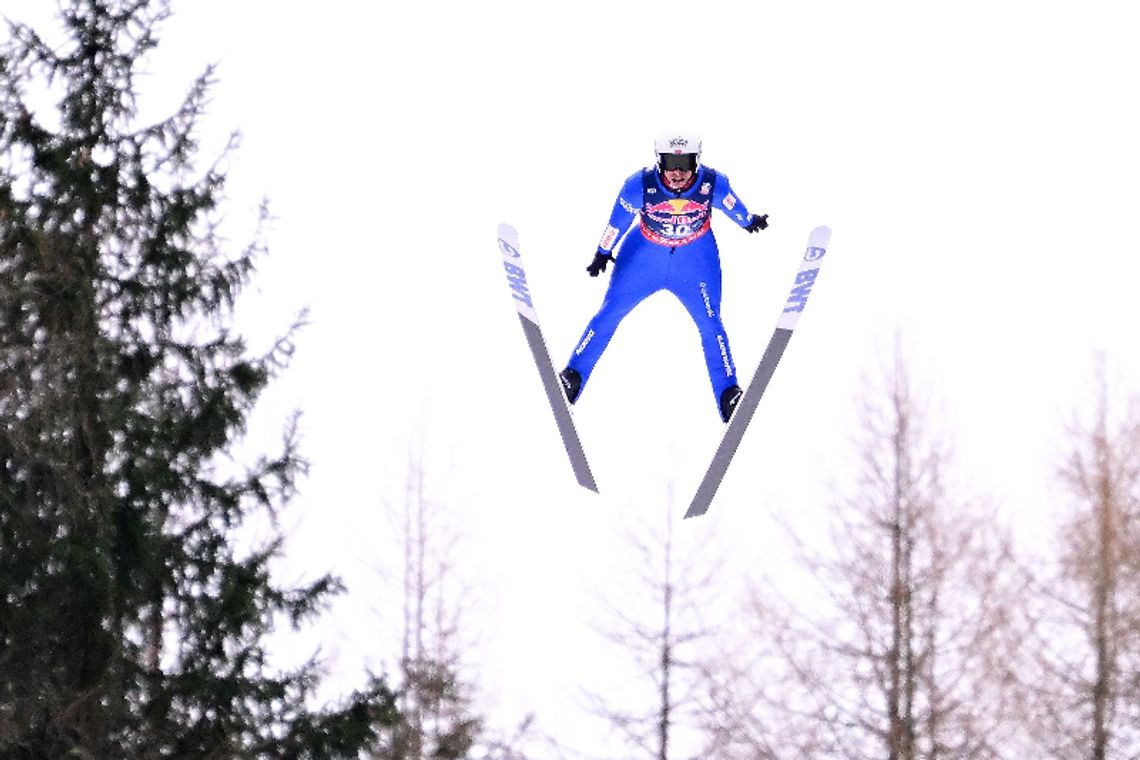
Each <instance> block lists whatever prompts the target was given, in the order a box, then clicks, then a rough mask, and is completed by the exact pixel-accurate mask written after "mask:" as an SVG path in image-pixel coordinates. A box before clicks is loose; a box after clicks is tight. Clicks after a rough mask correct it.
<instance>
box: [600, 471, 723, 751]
mask: <svg viewBox="0 0 1140 760" xmlns="http://www.w3.org/2000/svg"><path fill="white" fill-rule="evenodd" d="M674 506H675V505H674V503H673V497H672V486H670V487H669V491H668V496H667V498H666V499H665V502H664V511H665V514H664V519H663V520H660V521H655V522H654V523H653V524H650V525H641V526H637V527H633V526H629V525H627V527H626V532H625V535H626V539H627V541H628V543H629V546H630V548H631V549H632V551H631V552H630V554H629V557H630V558H631V564H632V567H631V568H630V572H629V573H628V574H626V575H623V576H622V577H623V578H626V579H631V580H629V581H628V582H626V583H624V584H621V583H619V584H617V585H618V587H619V590H618V591H617V592H616V593H615V592H610V593H609V594H608V595H607V596H606V597H605V598H604V599H603V604H604V606H605V608H606V611H607V612H606V618H605V620H604V622H602V623H601V624H599V625H598V626H597V627H598V630H599V632H600V633H601V634H602V636H603V637H604V638H605V639H606V640H607V641H608V642H609V643H610V644H611V645H613V646H614V647H615V648H616V650H617V651H620V652H622V653H624V654H626V655H628V657H629V658H630V659H631V661H632V662H633V663H634V665H635V667H636V671H637V674H638V678H639V679H640V684H641V685H642V686H643V687H648V688H642V689H640V690H634V689H631V692H633V691H639V692H640V693H641V694H644V695H645V696H646V697H647V699H646V701H644V702H642V703H641V704H639V705H637V706H636V707H633V708H629V707H626V706H625V705H624V704H619V703H621V702H623V698H628V697H630V694H623V695H622V696H621V697H617V696H615V695H612V694H610V695H606V696H602V695H599V694H596V693H592V694H590V695H589V702H590V709H591V711H592V712H594V713H595V714H596V715H598V716H600V717H602V718H603V719H604V720H606V721H607V722H608V723H609V724H610V725H611V726H613V727H614V728H615V729H617V730H618V732H619V733H620V735H621V736H622V738H623V740H624V741H625V743H626V744H627V745H628V747H629V749H630V750H631V751H632V752H633V754H622V755H621V757H623V758H626V757H645V758H654V759H655V760H669V758H676V757H681V756H683V753H691V754H690V755H689V756H701V757H703V756H705V755H704V753H699V754H698V749H699V747H700V746H701V744H703V740H702V739H701V737H700V736H699V727H700V721H699V719H698V715H699V701H698V697H699V694H700V691H701V689H700V676H701V674H702V673H703V672H704V668H703V651H702V649H701V644H702V643H703V642H707V641H709V640H710V638H711V636H712V634H713V633H714V628H713V627H712V626H711V625H710V624H709V623H707V622H706V617H707V616H708V612H709V610H710V609H712V604H711V600H712V582H713V577H714V574H715V573H716V570H717V567H718V563H717V562H716V561H715V560H710V556H711V554H712V553H711V552H710V551H709V547H708V546H707V542H706V539H707V537H708V534H707V531H706V532H705V533H702V534H701V536H702V537H701V538H700V539H694V535H692V534H690V535H688V536H686V538H687V539H689V540H691V541H693V543H692V544H691V546H693V547H694V548H693V550H691V551H685V550H684V549H682V548H681V545H682V544H683V541H682V540H681V538H680V537H679V536H678V533H677V530H676V527H675V520H676V518H675V516H674V515H675V513H676V512H677V510H676V509H675V508H674ZM697 549H701V551H697ZM637 599H649V600H650V602H649V603H648V604H639V603H637V602H635V601H633V600H637ZM633 698H634V699H636V697H633ZM682 734H684V736H683V737H682ZM690 745H691V746H690Z"/></svg>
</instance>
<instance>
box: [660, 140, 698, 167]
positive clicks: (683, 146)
mask: <svg viewBox="0 0 1140 760" xmlns="http://www.w3.org/2000/svg"><path fill="white" fill-rule="evenodd" d="M654 151H655V152H656V153H657V169H658V171H665V170H666V169H667V168H674V169H688V170H689V171H694V172H695V171H696V170H697V167H699V166H700V165H701V138H700V137H698V136H697V135H695V134H693V133H692V132H662V133H661V134H660V135H659V136H658V137H657V140H656V142H655V143H654ZM666 156H678V157H679V158H676V159H675V158H666ZM667 163H668V164H669V166H666V164H667Z"/></svg>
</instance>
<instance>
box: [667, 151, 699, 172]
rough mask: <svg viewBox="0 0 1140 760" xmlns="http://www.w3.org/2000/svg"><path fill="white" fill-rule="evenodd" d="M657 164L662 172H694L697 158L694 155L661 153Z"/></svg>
mask: <svg viewBox="0 0 1140 760" xmlns="http://www.w3.org/2000/svg"><path fill="white" fill-rule="evenodd" d="M657 164H658V166H660V167H661V171H663V172H673V171H684V172H695V171H696V170H697V156H696V154H695V153H662V154H661V155H660V157H659V159H658V162H657Z"/></svg>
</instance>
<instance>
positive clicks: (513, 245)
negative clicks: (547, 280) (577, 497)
mask: <svg viewBox="0 0 1140 760" xmlns="http://www.w3.org/2000/svg"><path fill="white" fill-rule="evenodd" d="M499 251H500V253H501V254H502V257H503V269H504V270H505V271H506V275H507V284H508V285H509V286H510V289H511V294H512V297H513V298H514V302H515V308H516V309H517V310H518V314H519V322H521V323H522V328H523V333H524V334H525V335H526V342H527V345H528V346H530V352H531V355H532V356H533V357H534V363H535V366H536V367H537V368H538V374H539V377H540V378H541V379H542V387H543V389H544V390H545V391H546V399H547V401H548V402H550V409H551V411H553V412H554V420H555V423H556V424H557V425H558V432H559V434H560V435H561V437H562V445H563V446H564V447H565V449H566V454H567V456H568V457H569V458H570V466H571V468H572V469H573V470H574V477H575V479H577V481H578V484H579V485H581V486H582V487H583V488H588V489H589V490H591V491H593V492H594V493H597V492H598V485H597V483H596V482H595V480H594V474H593V472H592V471H591V470H590V464H589V462H588V461H587V459H586V452H585V450H584V449H583V448H582V441H581V439H580V438H579V437H578V430H577V428H576V427H575V426H574V418H573V417H572V416H571V414H570V407H569V405H568V404H567V402H566V396H565V393H564V391H563V390H562V383H561V381H560V380H559V379H558V375H557V373H556V372H555V371H554V363H553V362H552V361H551V359H550V352H549V351H548V350H547V347H546V340H545V339H544V338H543V335H542V328H541V327H539V324H538V314H537V313H536V312H535V309H534V301H533V299H532V298H531V293H530V286H529V285H528V284H527V279H526V271H525V270H524V269H523V262H522V254H521V253H520V252H519V236H518V232H517V231H516V230H515V228H514V227H512V226H510V225H509V224H500V225H499Z"/></svg>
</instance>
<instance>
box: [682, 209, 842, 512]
mask: <svg viewBox="0 0 1140 760" xmlns="http://www.w3.org/2000/svg"><path fill="white" fill-rule="evenodd" d="M830 241H831V229H830V228H829V227H816V228H815V229H814V230H812V232H811V235H810V236H809V237H808V244H807V250H806V251H805V252H804V258H803V261H801V262H800V268H799V270H798V271H797V272H796V281H795V284H793V286H792V290H791V293H789V294H788V301H787V303H786V304H785V305H784V311H783V313H781V314H780V318H779V320H778V321H777V322H776V330H775V332H773V333H772V337H771V339H770V340H769V341H768V348H766V349H765V350H764V356H763V357H761V358H760V366H758V367H757V368H756V374H754V375H753V376H752V382H750V383H749V384H748V387H747V388H746V389H745V391H744V395H743V396H741V397H740V401H738V402H737V404H736V411H734V412H733V413H732V418H731V419H730V420H729V423H728V426H727V427H726V428H725V431H724V437H723V438H722V439H721V441H720V446H719V447H718V448H717V450H716V454H714V455H713V459H712V462H711V463H710V464H709V468H708V471H707V472H706V473H705V477H704V479H703V480H702V481H701V484H700V486H698V488H697V493H696V495H695V496H693V502H692V504H690V505H689V510H688V511H687V512H685V517H686V518H689V517H699V516H700V515H703V514H704V513H705V512H707V511H708V509H709V505H710V504H712V500H713V496H715V495H716V489H717V487H719V486H720V482H721V480H723V479H724V474H725V472H727V471H728V465H729V464H730V463H731V462H732V455H733V454H735V453H736V449H737V447H738V446H740V441H741V439H742V438H743V437H744V431H745V430H746V429H747V428H748V422H749V421H750V420H751V419H752V414H753V413H754V412H755V411H756V407H757V406H758V405H759V404H760V398H761V396H763V395H764V390H765V389H766V388H767V387H768V381H769V380H771V379H772V373H773V372H775V371H776V365H777V364H778V363H779V362H780V357H781V356H783V355H784V349H785V348H787V345H788V341H790V340H791V339H792V331H793V330H795V329H796V322H798V321H799V318H800V313H801V312H802V311H803V310H804V306H806V305H807V299H808V295H809V294H810V293H811V286H812V284H813V283H814V282H815V278H816V276H817V275H818V274H819V268H820V265H821V264H822V263H823V256H824V254H825V253H827V245H828V243H829V242H830Z"/></svg>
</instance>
